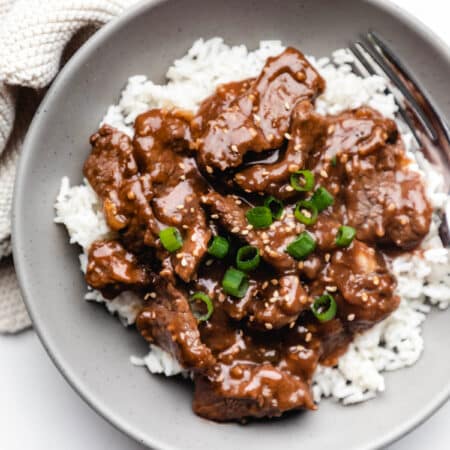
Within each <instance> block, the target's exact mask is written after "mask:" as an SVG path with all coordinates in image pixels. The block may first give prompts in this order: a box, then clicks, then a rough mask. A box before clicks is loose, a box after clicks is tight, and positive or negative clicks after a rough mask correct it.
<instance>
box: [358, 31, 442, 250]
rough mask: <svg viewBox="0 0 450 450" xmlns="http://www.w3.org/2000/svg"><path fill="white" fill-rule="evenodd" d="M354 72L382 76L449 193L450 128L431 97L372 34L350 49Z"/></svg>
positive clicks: (404, 66)
mask: <svg viewBox="0 0 450 450" xmlns="http://www.w3.org/2000/svg"><path fill="white" fill-rule="evenodd" d="M349 50H350V51H351V52H352V54H353V56H354V63H353V70H354V71H355V73H357V74H359V75H361V76H363V77H366V76H368V75H374V74H375V75H380V76H382V77H383V78H385V79H386V81H387V86H388V91H389V92H390V93H392V95H393V96H394V98H395V101H396V103H397V106H398V109H399V113H400V115H401V117H402V118H403V120H404V122H405V123H406V125H407V126H408V128H409V129H410V130H411V133H412V135H413V136H414V138H415V140H416V143H417V145H418V148H419V150H420V151H421V152H422V153H423V154H424V155H425V156H426V157H427V159H428V160H429V161H430V162H432V163H434V164H436V165H437V166H439V167H440V168H441V170H442V171H443V173H444V177H445V182H446V186H445V187H446V189H447V190H448V191H449V192H450V128H449V126H448V124H447V122H446V121H445V120H444V118H443V117H442V116H441V115H440V114H439V113H438V112H437V110H436V108H435V107H434V105H433V102H432V101H431V99H430V97H429V96H428V95H427V94H426V91H425V89H423V88H422V87H421V85H420V83H419V82H418V81H417V79H416V78H415V77H414V76H413V75H412V73H411V71H410V70H408V68H407V67H406V65H405V64H404V63H403V62H402V61H401V59H400V58H399V57H398V56H397V55H396V54H395V52H394V51H393V50H392V49H391V48H390V47H389V45H388V44H387V43H386V41H385V40H384V39H383V38H382V37H381V36H380V35H379V34H378V33H376V32H374V31H370V32H368V33H367V34H366V35H364V36H361V38H360V40H359V41H357V42H354V43H352V44H351V45H350V48H349ZM449 214H450V211H448V212H447V214H445V212H444V214H443V217H442V219H443V220H442V224H441V227H440V229H439V233H440V236H441V239H442V241H443V243H444V245H446V246H449V245H450V227H449V223H450V217H449Z"/></svg>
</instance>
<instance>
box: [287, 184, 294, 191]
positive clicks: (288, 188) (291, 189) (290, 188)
mask: <svg viewBox="0 0 450 450" xmlns="http://www.w3.org/2000/svg"><path fill="white" fill-rule="evenodd" d="M286 191H288V192H294V188H293V187H292V186H289V185H288V186H286Z"/></svg>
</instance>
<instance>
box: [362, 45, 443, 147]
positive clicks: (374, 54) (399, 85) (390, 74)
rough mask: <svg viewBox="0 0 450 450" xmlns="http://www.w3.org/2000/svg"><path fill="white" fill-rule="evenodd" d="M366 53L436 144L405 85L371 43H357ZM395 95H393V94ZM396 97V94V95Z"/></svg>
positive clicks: (421, 112)
mask: <svg viewBox="0 0 450 450" xmlns="http://www.w3.org/2000/svg"><path fill="white" fill-rule="evenodd" d="M358 44H359V45H360V46H361V47H362V48H363V49H364V51H365V52H366V53H368V54H369V56H370V57H371V59H372V63H373V64H375V65H376V67H377V68H378V70H379V72H380V74H381V75H384V76H385V77H387V78H388V80H389V81H390V82H391V87H392V85H393V86H395V87H396V89H397V91H398V92H399V93H400V94H401V96H402V97H403V99H402V100H403V104H404V106H406V107H405V109H407V107H408V106H409V108H408V109H409V110H410V111H411V112H413V113H414V115H415V116H416V118H417V120H418V121H419V122H420V124H421V125H422V127H423V129H424V131H425V132H426V134H427V136H428V138H429V139H430V140H431V141H432V142H434V143H436V142H437V140H438V136H437V133H436V131H435V130H434V128H433V126H432V124H431V123H430V121H429V120H428V117H427V116H426V114H425V113H424V112H423V110H422V108H421V106H420V105H419V104H418V102H417V101H416V99H415V98H414V97H413V96H412V95H411V93H410V92H409V90H408V88H407V87H406V86H405V84H404V83H403V82H402V81H401V80H400V79H399V78H398V76H397V74H396V73H395V72H394V71H393V70H392V69H391V67H390V66H388V65H387V63H386V62H385V60H384V57H383V56H380V54H379V53H378V51H377V50H376V49H375V48H374V47H373V46H372V43H371V42H370V41H368V40H363V41H361V42H359V43H358ZM394 95H395V93H394ZM397 95H398V93H397Z"/></svg>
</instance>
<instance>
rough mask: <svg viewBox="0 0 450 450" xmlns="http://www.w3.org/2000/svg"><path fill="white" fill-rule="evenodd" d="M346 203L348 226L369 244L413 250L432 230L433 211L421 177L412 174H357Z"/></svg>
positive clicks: (346, 196)
mask: <svg viewBox="0 0 450 450" xmlns="http://www.w3.org/2000/svg"><path fill="white" fill-rule="evenodd" d="M345 200H346V205H347V214H348V220H349V224H350V225H352V226H353V227H355V228H356V229H357V237H358V239H361V240H363V241H366V242H376V241H379V242H381V243H384V244H388V245H389V244H394V245H395V246H397V247H400V248H403V249H411V248H414V247H415V246H417V245H418V244H419V243H420V242H421V240H422V239H423V238H424V237H425V236H426V234H427V233H428V230H429V228H430V223H431V212H432V208H431V205H430V204H429V202H428V200H427V197H426V194H425V189H424V187H423V184H422V181H421V178H420V175H419V174H417V173H415V172H412V171H408V170H404V171H403V170H397V171H381V172H379V171H368V172H365V173H362V174H360V175H358V174H354V175H353V176H352V179H351V181H350V183H349V185H348V187H347V188H346V190H345Z"/></svg>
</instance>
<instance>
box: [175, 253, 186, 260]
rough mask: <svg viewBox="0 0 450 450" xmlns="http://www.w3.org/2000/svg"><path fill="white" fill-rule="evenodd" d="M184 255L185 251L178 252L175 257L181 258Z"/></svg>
mask: <svg viewBox="0 0 450 450" xmlns="http://www.w3.org/2000/svg"><path fill="white" fill-rule="evenodd" d="M183 256H184V254H183V253H177V256H176V257H175V258H177V259H181V258H182V257H183Z"/></svg>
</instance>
